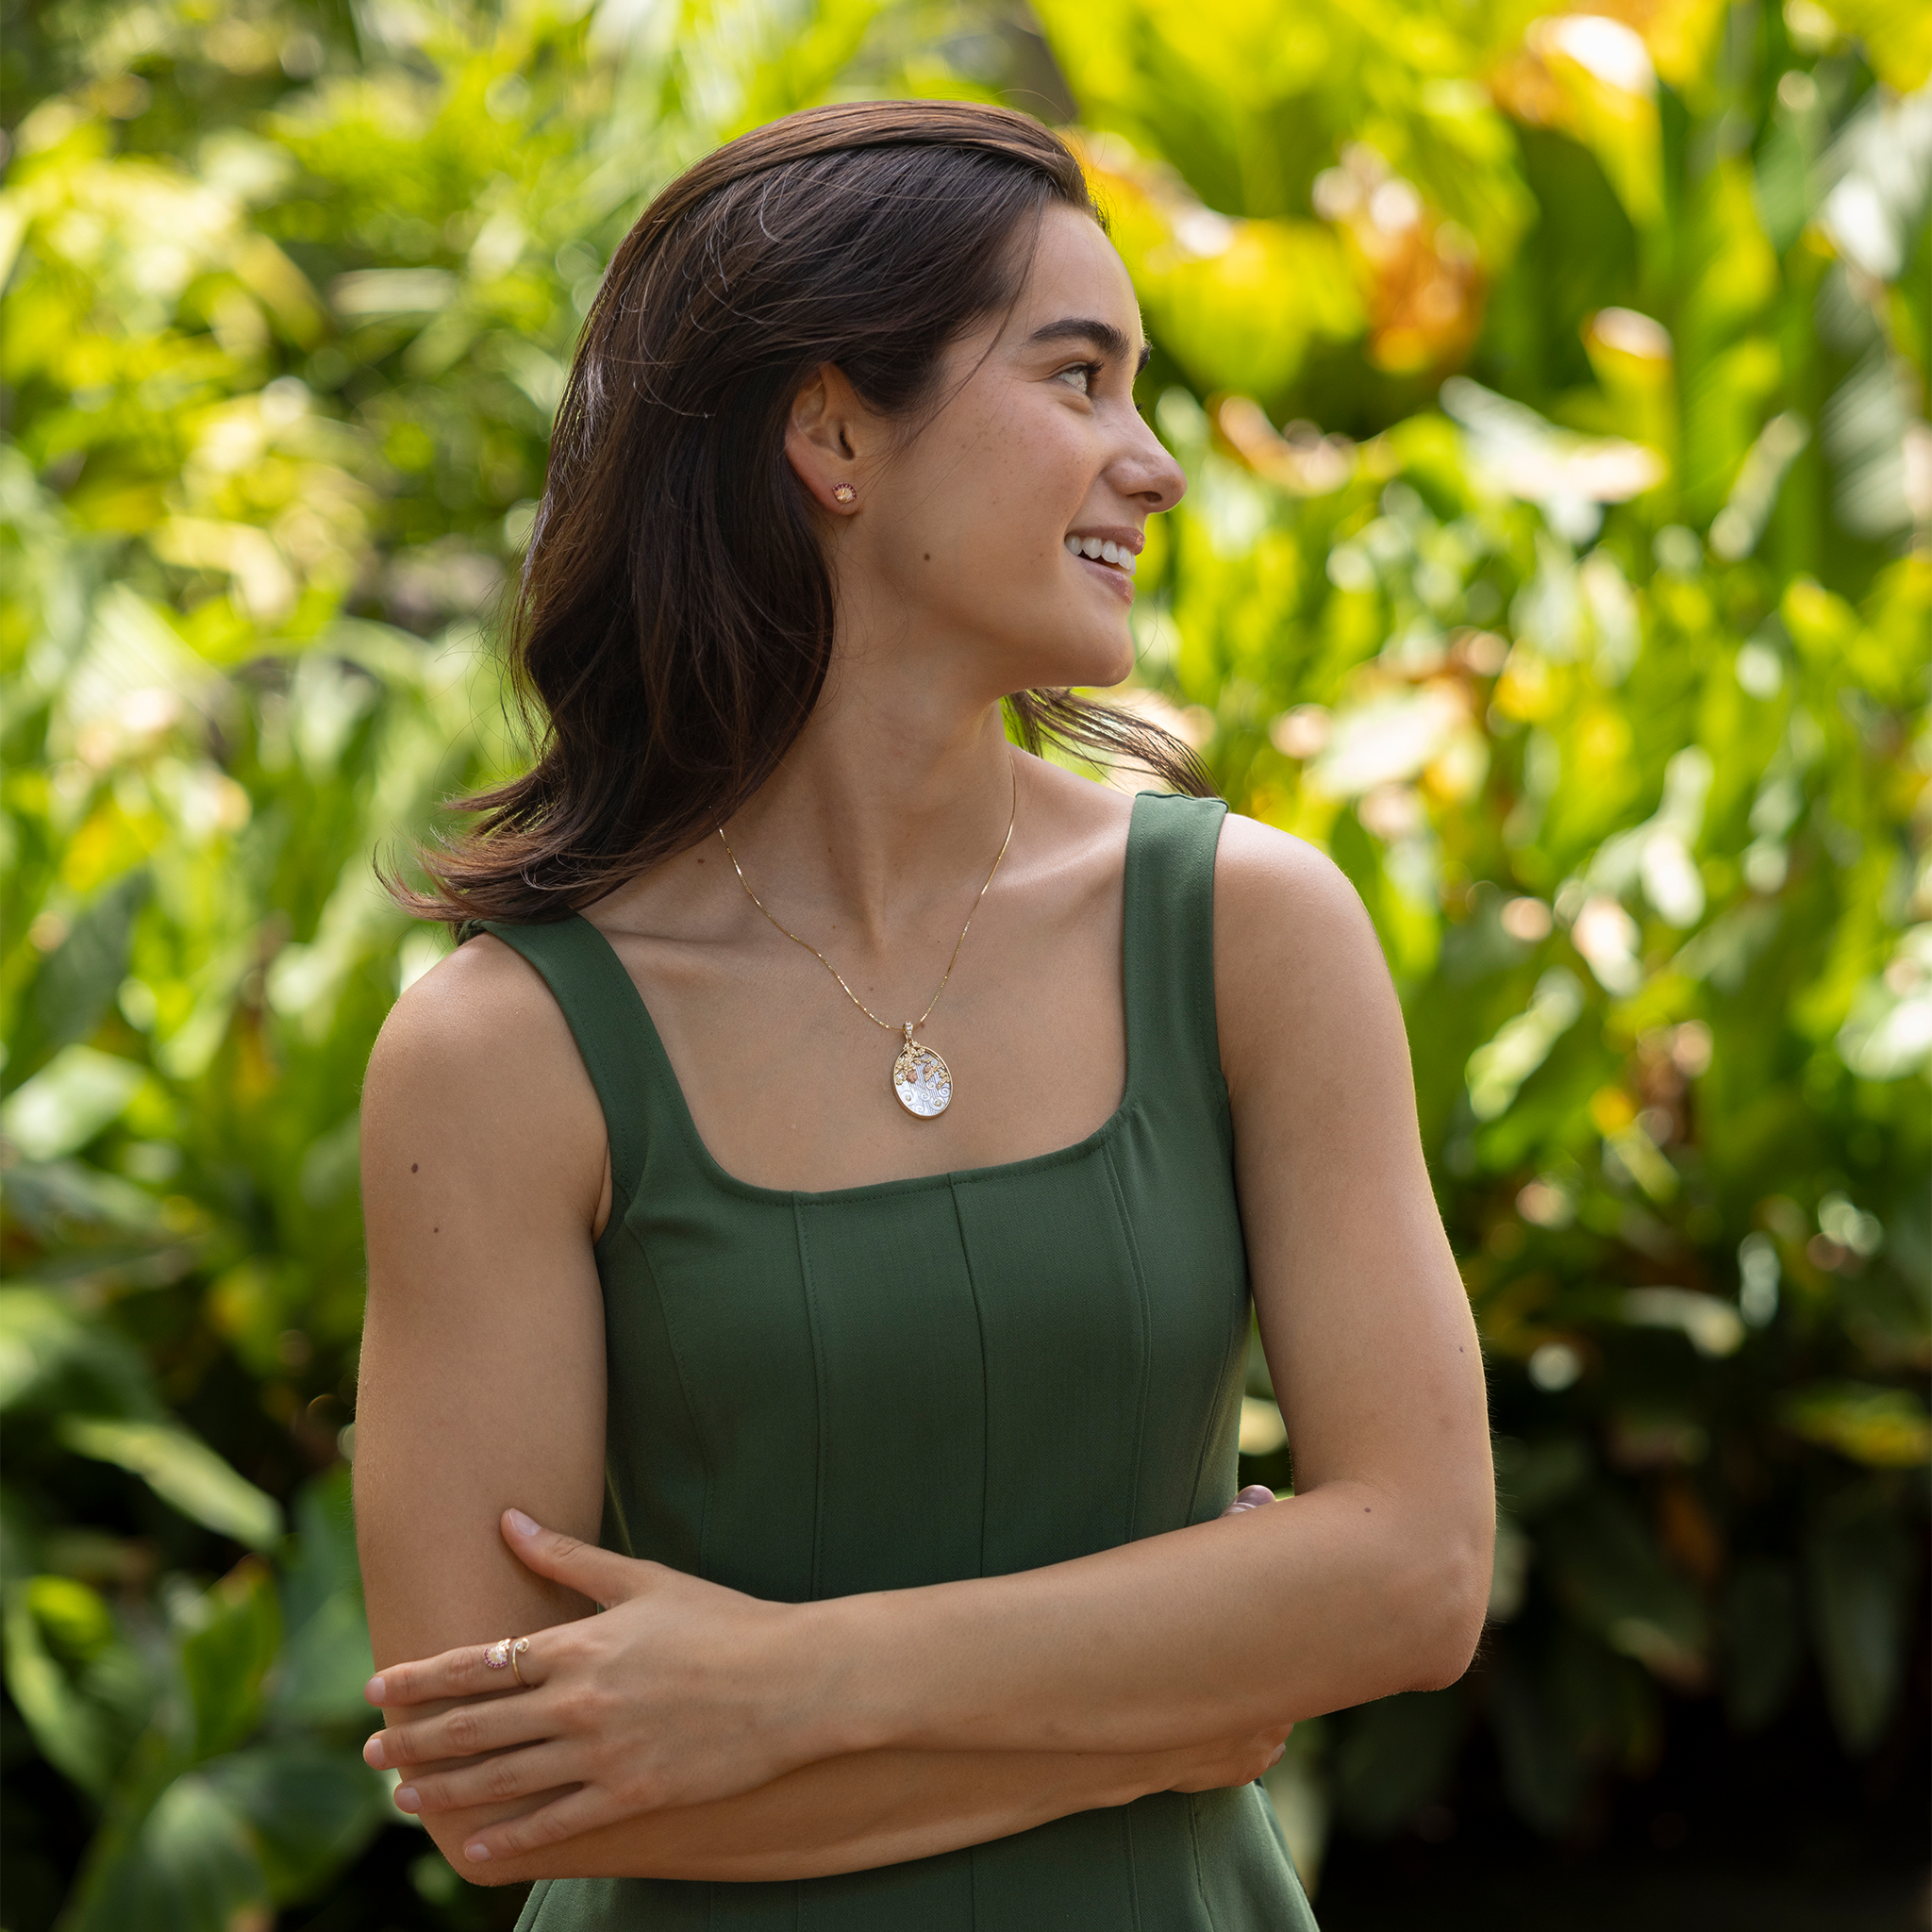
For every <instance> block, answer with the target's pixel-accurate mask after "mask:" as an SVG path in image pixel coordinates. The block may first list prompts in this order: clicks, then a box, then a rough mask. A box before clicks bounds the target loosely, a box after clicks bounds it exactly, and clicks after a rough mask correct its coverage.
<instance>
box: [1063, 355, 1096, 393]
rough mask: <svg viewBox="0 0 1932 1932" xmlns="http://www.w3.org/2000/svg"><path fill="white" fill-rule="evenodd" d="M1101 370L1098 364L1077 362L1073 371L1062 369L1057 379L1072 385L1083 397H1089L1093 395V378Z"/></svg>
mask: <svg viewBox="0 0 1932 1932" xmlns="http://www.w3.org/2000/svg"><path fill="white" fill-rule="evenodd" d="M1099 369H1100V365H1099V364H1098V363H1097V362H1075V363H1074V365H1073V367H1072V368H1071V369H1062V370H1061V371H1060V372H1059V375H1058V376H1057V377H1056V378H1055V379H1056V380H1057V381H1059V382H1064V383H1068V384H1071V385H1072V387H1073V388H1074V389H1076V390H1078V391H1080V393H1081V394H1082V395H1083V396H1088V395H1091V394H1092V393H1093V378H1094V376H1095V375H1097V374H1098V373H1099Z"/></svg>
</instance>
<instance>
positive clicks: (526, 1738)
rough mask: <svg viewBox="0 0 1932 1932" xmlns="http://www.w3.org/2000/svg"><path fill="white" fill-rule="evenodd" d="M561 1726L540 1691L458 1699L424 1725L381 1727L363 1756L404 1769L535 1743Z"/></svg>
mask: <svg viewBox="0 0 1932 1932" xmlns="http://www.w3.org/2000/svg"><path fill="white" fill-rule="evenodd" d="M559 1728H560V1726H559V1724H558V1715H557V1712H556V1710H555V1709H554V1708H553V1707H552V1706H551V1704H550V1702H549V1701H548V1700H546V1699H544V1698H542V1697H540V1696H537V1695H536V1694H535V1693H532V1694H531V1695H530V1696H527V1697H491V1698H488V1699H486V1700H484V1701H483V1702H482V1703H480V1704H459V1705H458V1706H457V1707H456V1708H455V1709H454V1710H446V1711H444V1712H443V1713H442V1714H441V1716H440V1717H429V1718H425V1719H424V1720H423V1721H422V1722H421V1723H420V1724H391V1726H390V1727H389V1728H388V1729H387V1730H381V1731H377V1732H375V1733H374V1735H372V1736H371V1738H370V1740H369V1741H368V1742H367V1743H366V1744H364V1745H363V1747H362V1761H363V1763H365V1764H369V1765H373V1766H374V1767H375V1769H376V1770H377V1771H400V1770H402V1769H403V1768H404V1767H405V1766H406V1765H411V1764H434V1763H436V1762H437V1761H438V1760H439V1759H441V1758H444V1757H475V1756H477V1754H478V1753H479V1752H484V1751H501V1750H503V1749H505V1748H506V1747H507V1746H508V1745H511V1744H531V1743H535V1742H536V1741H537V1740H539V1739H540V1738H549V1737H554V1736H555V1735H556V1733H557V1732H558V1729H559Z"/></svg>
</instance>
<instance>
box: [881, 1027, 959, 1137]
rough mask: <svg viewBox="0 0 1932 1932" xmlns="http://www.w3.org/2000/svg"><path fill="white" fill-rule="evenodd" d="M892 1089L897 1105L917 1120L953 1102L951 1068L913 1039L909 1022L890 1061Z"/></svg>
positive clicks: (943, 1108)
mask: <svg viewBox="0 0 1932 1932" xmlns="http://www.w3.org/2000/svg"><path fill="white" fill-rule="evenodd" d="M892 1091H893V1092H894V1093H896V1094H897V1095H898V1096H899V1105H900V1106H901V1107H903V1108H905V1109H906V1111H907V1112H908V1113H916V1114H917V1115H918V1116H919V1117H920V1119H921V1120H930V1119H931V1118H932V1117H933V1115H934V1114H936V1113H944V1112H945V1110H946V1108H949V1107H950V1106H952V1104H953V1070H952V1069H951V1068H950V1067H949V1066H947V1065H946V1063H945V1061H944V1060H942V1059H941V1058H940V1057H939V1055H938V1054H936V1053H935V1052H933V1050H932V1048H931V1047H929V1046H922V1045H920V1043H919V1042H918V1041H916V1040H914V1039H913V1037H912V1027H911V1024H910V1023H909V1022H908V1024H907V1027H906V1044H905V1045H904V1046H902V1047H901V1048H900V1049H899V1058H897V1059H895V1060H894V1061H893V1062H892Z"/></svg>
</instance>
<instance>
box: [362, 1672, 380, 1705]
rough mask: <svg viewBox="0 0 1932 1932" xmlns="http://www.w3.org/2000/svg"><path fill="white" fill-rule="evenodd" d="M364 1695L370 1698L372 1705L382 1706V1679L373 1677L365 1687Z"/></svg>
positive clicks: (363, 1689) (363, 1688)
mask: <svg viewBox="0 0 1932 1932" xmlns="http://www.w3.org/2000/svg"><path fill="white" fill-rule="evenodd" d="M362 1694H363V1696H365V1697H366V1698H368V1700H369V1701H370V1703H371V1704H380V1703H381V1702H382V1679H381V1678H380V1677H371V1678H370V1680H369V1681H368V1683H366V1684H365V1685H363V1687H362Z"/></svg>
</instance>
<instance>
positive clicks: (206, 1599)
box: [180, 1557, 282, 1758]
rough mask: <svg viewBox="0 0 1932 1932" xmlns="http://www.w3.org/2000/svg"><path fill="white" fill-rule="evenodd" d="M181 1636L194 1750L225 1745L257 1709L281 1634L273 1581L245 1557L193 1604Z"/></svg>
mask: <svg viewBox="0 0 1932 1932" xmlns="http://www.w3.org/2000/svg"><path fill="white" fill-rule="evenodd" d="M192 1623H193V1627H192V1628H191V1629H190V1631H189V1633H188V1635H187V1636H186V1637H185V1638H184V1639H183V1641H182V1643H181V1651H180V1659H181V1674H182V1679H183V1681H184V1682H185V1683H186V1685H187V1687H188V1694H189V1699H190V1703H191V1705H192V1709H193V1712H194V1756H195V1757H197V1758H206V1757H215V1756H217V1755H218V1754H219V1753H221V1752H224V1751H231V1750H233V1749H234V1748H235V1747H236V1745H238V1744H239V1743H241V1742H242V1740H243V1739H245V1738H246V1737H247V1736H248V1735H249V1733H250V1732H251V1731H253V1730H254V1728H255V1726H256V1724H257V1723H258V1720H259V1718H260V1715H261V1701H262V1684H263V1680H264V1679H265V1678H266V1677H267V1675H268V1674H269V1671H270V1669H271V1668H272V1667H273V1665H274V1663H275V1652H276V1650H277V1649H278V1647H279V1646H280V1643H281V1638H282V1614H281V1607H280V1605H279V1603H278V1602H277V1600H276V1597H275V1580H274V1578H273V1577H272V1576H271V1574H270V1573H269V1570H268V1566H267V1565H266V1564H264V1563H263V1562H261V1561H260V1560H259V1558H258V1557H243V1558H242V1561H241V1562H240V1563H238V1564H237V1565H236V1566H235V1567H234V1569H233V1570H231V1571H230V1572H229V1573H228V1574H227V1575H225V1577H223V1578H222V1580H221V1581H220V1582H219V1583H217V1584H216V1585H215V1586H214V1588H213V1589H211V1590H209V1591H208V1592H207V1593H206V1594H205V1595H204V1596H203V1597H202V1598H201V1599H200V1600H199V1602H198V1603H197V1604H196V1605H195V1606H194V1607H193V1612H192Z"/></svg>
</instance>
